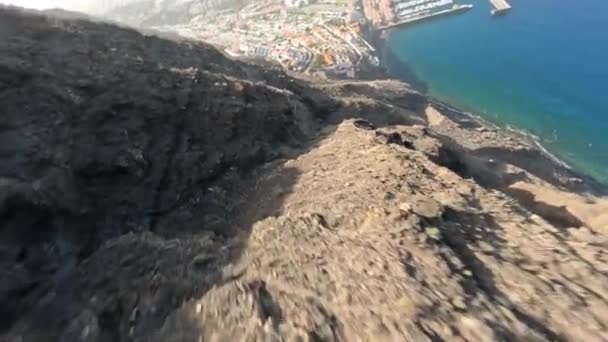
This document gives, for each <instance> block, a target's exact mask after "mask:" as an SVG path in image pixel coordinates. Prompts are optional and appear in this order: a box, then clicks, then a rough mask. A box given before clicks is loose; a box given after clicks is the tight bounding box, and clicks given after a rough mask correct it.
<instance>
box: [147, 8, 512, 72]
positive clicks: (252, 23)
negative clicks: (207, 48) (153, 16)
mask: <svg viewBox="0 0 608 342" xmlns="http://www.w3.org/2000/svg"><path fill="white" fill-rule="evenodd" d="M495 1H498V0H495ZM500 1H502V2H504V0H500ZM504 3H505V4H506V2H504ZM471 7H472V5H470V4H460V3H457V0H456V1H455V0H317V1H313V0H266V1H261V2H255V3H250V4H249V5H246V6H242V7H237V8H231V9H227V10H221V11H209V12H208V13H205V14H203V15H199V16H196V17H194V18H193V19H192V20H190V22H188V23H186V24H179V25H161V26H156V27H154V28H155V29H157V30H160V31H172V32H177V33H179V34H180V35H182V36H185V37H188V38H191V39H195V40H202V41H206V42H208V43H211V44H213V45H215V46H217V47H218V48H220V49H222V50H223V51H224V52H225V53H226V54H228V55H230V56H231V57H233V58H240V59H256V60H260V61H266V62H269V63H274V64H278V65H280V66H282V67H283V68H285V69H286V70H289V71H292V72H298V73H308V74H314V75H321V76H324V77H330V78H355V77H360V76H361V75H362V74H364V73H366V72H370V71H371V72H373V71H374V70H377V69H378V68H379V67H380V60H379V57H380V56H379V51H377V47H376V46H375V44H374V42H375V40H376V38H377V36H378V33H379V32H382V31H384V30H388V29H391V28H393V27H396V26H399V25H406V24H411V23H414V22H417V21H421V20H425V19H428V18H432V17H435V16H440V15H445V14H450V13H457V12H461V11H465V10H468V9H470V8H471Z"/></svg>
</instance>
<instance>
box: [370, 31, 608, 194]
mask: <svg viewBox="0 0 608 342" xmlns="http://www.w3.org/2000/svg"><path fill="white" fill-rule="evenodd" d="M393 29H395V28H392V29H389V30H374V29H370V31H369V32H368V34H369V36H368V37H365V39H366V40H368V42H369V43H370V44H371V45H372V46H374V48H376V51H377V54H378V58H379V60H380V66H381V67H382V68H383V69H384V75H382V74H380V75H379V76H381V77H383V78H388V79H397V80H399V81H402V82H405V83H406V84H408V85H409V86H411V87H412V89H414V90H415V91H417V92H419V93H421V94H422V95H423V96H425V97H426V98H427V100H428V102H429V104H432V105H436V106H439V107H441V108H442V109H447V112H449V113H444V114H446V116H448V117H449V116H455V115H457V116H460V117H464V118H467V119H470V120H473V121H474V122H476V123H477V124H479V125H481V126H482V127H485V128H489V129H493V130H500V131H502V132H505V133H507V134H508V135H510V136H512V137H513V138H514V139H516V140H517V141H519V142H522V143H524V144H525V145H527V146H528V147H529V148H531V149H534V150H536V151H538V152H539V153H540V154H542V155H543V156H544V157H545V158H547V160H549V161H550V162H551V163H552V164H553V167H555V168H556V170H561V171H562V172H565V173H567V174H569V175H570V176H572V177H576V178H579V179H580V180H581V181H582V182H583V183H584V184H586V185H588V186H589V187H590V188H591V190H592V191H594V192H598V193H601V194H608V182H606V181H602V180H601V179H600V178H598V177H595V176H593V175H591V174H590V173H589V172H586V171H585V170H582V169H580V168H578V167H576V166H574V165H571V164H570V163H568V162H567V161H565V160H564V159H563V158H561V157H560V156H559V152H556V151H550V150H549V149H548V148H547V147H545V146H544V145H543V144H542V138H541V137H539V136H537V135H535V134H533V133H530V132H528V131H526V130H525V129H522V128H518V127H512V126H511V125H509V124H507V123H498V122H494V121H492V120H491V119H489V118H486V117H484V116H482V115H480V114H477V113H473V112H469V111H466V110H463V109H461V108H459V107H458V106H455V105H453V104H451V103H449V102H447V101H445V100H442V99H440V98H437V97H435V96H432V95H430V94H429V93H428V86H427V83H426V82H425V81H424V80H422V79H420V78H419V77H418V76H417V75H416V74H415V72H414V71H413V70H412V68H411V67H410V66H409V64H408V63H407V62H403V61H401V60H399V59H398V58H396V56H393V59H394V62H395V63H394V64H397V66H398V67H399V68H403V70H404V71H405V73H403V74H398V73H396V72H394V71H391V70H389V65H388V64H391V63H387V61H386V58H387V56H388V55H387V52H386V50H385V49H389V47H388V40H389V39H390V35H391V31H392V30H393ZM397 29H398V28H397ZM539 162H544V161H542V160H539Z"/></svg>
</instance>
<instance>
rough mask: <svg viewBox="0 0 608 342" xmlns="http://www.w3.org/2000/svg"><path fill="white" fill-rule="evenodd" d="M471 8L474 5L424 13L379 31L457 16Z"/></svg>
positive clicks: (381, 27)
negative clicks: (446, 16) (432, 19)
mask: <svg viewBox="0 0 608 342" xmlns="http://www.w3.org/2000/svg"><path fill="white" fill-rule="evenodd" d="M471 8H473V5H454V6H453V7H451V8H448V9H444V10H441V11H436V12H430V13H424V14H421V15H417V16H415V17H412V18H407V19H404V20H400V21H398V22H396V23H392V24H388V25H384V26H379V27H378V30H380V31H383V30H389V29H392V28H395V27H398V26H403V25H408V24H413V23H417V22H419V21H423V20H429V19H431V18H435V17H438V16H442V15H448V14H456V13H459V12H464V11H468V10H470V9H471Z"/></svg>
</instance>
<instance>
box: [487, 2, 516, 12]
mask: <svg viewBox="0 0 608 342" xmlns="http://www.w3.org/2000/svg"><path fill="white" fill-rule="evenodd" d="M490 3H492V6H493V7H494V9H493V10H492V12H491V13H492V15H501V14H505V13H506V12H507V11H508V10H510V9H511V5H509V3H508V2H507V1H506V0H490Z"/></svg>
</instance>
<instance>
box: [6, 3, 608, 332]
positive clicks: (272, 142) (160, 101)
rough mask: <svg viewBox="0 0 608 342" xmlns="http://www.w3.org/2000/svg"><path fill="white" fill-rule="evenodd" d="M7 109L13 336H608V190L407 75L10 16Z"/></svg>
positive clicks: (69, 22)
mask: <svg viewBox="0 0 608 342" xmlns="http://www.w3.org/2000/svg"><path fill="white" fill-rule="evenodd" d="M0 103H1V104H2V106H1V107H0V108H3V110H4V112H3V115H2V117H3V118H4V119H3V120H2V122H1V123H0V159H1V162H0V255H1V256H2V257H1V258H0V263H1V264H2V265H1V266H2V268H1V271H0V303H1V305H0V308H1V311H0V318H1V319H0V322H2V325H1V326H0V329H1V330H0V340H6V341H58V340H59V341H208V340H211V341H214V340H215V341H225V340H269V341H274V340H277V341H279V340H296V339H297V340H305V341H378V340H388V341H392V340H399V341H401V340H405V341H440V340H446V341H457V340H463V341H489V340H506V341H511V340H512V341H521V340H539V341H542V340H548V341H567V340H572V341H580V340H584V341H600V340H605V339H608V336H607V335H606V325H607V324H608V312H607V311H606V302H607V301H608V298H607V297H606V295H605V293H608V291H606V290H607V289H606V284H607V282H606V280H607V279H606V276H607V272H608V260H607V258H606V254H605V250H606V247H607V246H608V235H607V234H608V231H607V229H608V224H606V216H605V213H606V212H608V210H606V209H608V205H607V204H606V203H607V200H606V199H605V195H604V193H603V192H602V191H601V189H600V187H599V186H598V185H594V184H591V183H590V182H589V181H588V180H586V179H584V178H581V177H579V176H578V175H576V174H575V173H574V172H573V171H572V170H569V169H567V168H565V167H564V166H563V165H560V164H558V163H555V162H554V161H552V160H551V159H550V158H548V157H546V156H545V155H544V154H542V152H541V151H540V150H539V149H538V148H537V147H535V146H534V144H533V143H531V142H529V141H526V140H525V139H521V138H520V137H517V136H515V135H513V134H512V133H509V132H505V131H502V130H499V129H496V128H494V127H492V126H489V125H487V124H485V123H483V122H481V121H479V120H476V119H475V118H471V117H467V116H464V115H462V114H460V113H458V112H455V111H453V110H452V109H451V108H449V107H446V106H444V105H442V104H438V103H432V101H429V100H428V99H426V98H425V97H424V96H422V95H420V94H418V93H417V92H415V91H413V90H411V89H410V88H409V87H408V86H407V85H405V84H403V83H400V82H397V81H392V80H378V81H366V82H362V81H337V82H333V81H327V80H315V79H301V78H299V79H297V78H293V77H291V76H289V75H286V74H284V73H283V72H282V71H280V70H277V69H272V68H268V67H260V66H256V65H251V64H245V63H242V62H236V61H231V60H229V59H227V58H225V57H224V56H223V55H222V54H221V53H219V52H218V51H217V50H215V49H213V48H212V47H209V46H207V45H205V44H201V43H196V42H191V41H171V40H166V39H162V38H159V37H156V36H152V35H142V34H141V33H139V32H136V31H134V30H129V29H124V28H118V27H115V26H112V25H108V24H102V23H91V22H88V21H85V20H65V19H56V18H52V17H48V16H41V15H33V14H25V13H22V12H19V11H17V10H14V9H0ZM556 194H559V196H558V195H556ZM602 215H603V216H602Z"/></svg>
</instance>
